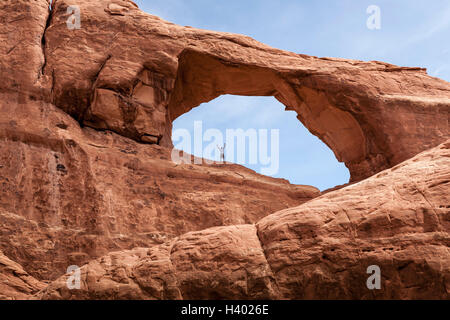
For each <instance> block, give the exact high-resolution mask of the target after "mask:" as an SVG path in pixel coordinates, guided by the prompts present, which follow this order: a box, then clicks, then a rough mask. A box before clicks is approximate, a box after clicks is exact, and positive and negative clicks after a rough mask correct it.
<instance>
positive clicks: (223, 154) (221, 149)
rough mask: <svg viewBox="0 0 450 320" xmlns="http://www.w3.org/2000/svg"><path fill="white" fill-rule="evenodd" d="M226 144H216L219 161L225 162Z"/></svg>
mask: <svg viewBox="0 0 450 320" xmlns="http://www.w3.org/2000/svg"><path fill="white" fill-rule="evenodd" d="M226 146H227V144H226V143H224V144H223V147H219V146H217V148H218V149H219V151H220V161H221V162H222V163H225V148H226Z"/></svg>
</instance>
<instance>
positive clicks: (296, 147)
mask: <svg viewBox="0 0 450 320" xmlns="http://www.w3.org/2000/svg"><path fill="white" fill-rule="evenodd" d="M239 129H242V130H241V131H240V132H241V133H242V134H243V135H244V136H243V137H242V138H243V139H245V140H240V139H239V138H240V137H239V136H237V135H236V134H237V133H238V132H239V131H238V130H239ZM183 132H189V137H188V139H189V141H185V139H186V138H185V137H182V135H183ZM172 133H173V134H172V138H173V144H174V146H175V147H176V148H177V149H180V150H181V149H183V150H184V151H190V152H191V153H193V154H194V156H196V157H199V158H201V157H204V158H206V159H209V160H214V161H215V162H220V161H221V158H220V150H219V146H222V145H223V144H224V143H225V144H226V147H225V152H224V155H225V161H227V163H238V164H241V165H244V166H246V167H247V168H250V169H252V170H255V171H256V172H258V173H262V174H267V175H270V176H273V177H276V178H284V179H287V180H289V181H290V183H292V184H298V185H312V186H314V187H317V188H319V189H320V190H322V191H323V190H326V189H329V188H332V187H335V186H337V185H342V184H346V183H348V181H349V178H350V174H349V171H348V169H347V168H346V167H345V165H344V164H343V163H340V162H338V161H337V159H336V157H335V155H334V153H333V152H332V150H331V149H330V148H328V147H327V146H326V145H325V144H324V143H323V142H322V141H320V140H319V139H318V138H317V137H315V136H314V135H312V134H311V133H310V132H309V131H308V130H307V129H306V128H305V127H304V126H303V125H302V124H301V123H299V122H298V120H297V118H296V113H295V112H293V111H288V112H285V107H284V105H282V104H281V103H279V102H278V101H277V100H276V99H275V98H273V97H246V96H236V95H222V96H220V97H218V98H216V99H214V100H213V101H211V102H208V103H203V104H201V105H200V106H198V107H196V108H194V109H192V110H191V111H189V112H187V113H185V114H183V115H182V116H180V117H178V118H177V119H176V120H175V121H174V122H173V132H172ZM217 136H218V138H216V137H217ZM199 139H201V140H200V141H201V143H202V146H201V148H194V144H195V143H196V142H197V143H198V141H199ZM274 139H275V140H274ZM230 140H233V141H231V143H230ZM240 141H243V143H244V146H241V145H237V144H239V142H240ZM274 143H277V144H278V145H277V146H276V147H275V146H274V145H273V144H274ZM185 146H188V148H189V149H190V150H186V148H185ZM241 147H242V148H241ZM242 151H243V152H244V154H243V155H242V154H241V152H242Z"/></svg>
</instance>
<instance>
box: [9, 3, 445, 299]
mask: <svg viewBox="0 0 450 320" xmlns="http://www.w3.org/2000/svg"><path fill="white" fill-rule="evenodd" d="M73 6H78V8H79V9H80V10H79V12H80V17H81V19H80V26H79V28H76V27H75V28H69V27H68V26H69V24H70V23H72V22H73V21H74V20H73V19H75V20H76V17H74V16H73V14H74V12H76V10H75V11H74V10H71V8H73ZM68 9H69V10H68ZM0 19H1V20H2V22H3V23H2V24H1V26H0V29H1V32H0V52H1V55H2V59H0V70H1V74H2V76H3V81H2V82H1V83H0V98H1V99H0V114H1V117H0V147H1V150H2V152H1V154H0V185H1V188H0V221H1V224H0V250H1V251H2V254H1V256H0V262H1V263H0V289H1V292H0V298H2V299H3V298H24V297H31V296H32V295H34V298H45V299H57V298H58V299H60V298H63V299H66V298H67V299H68V298H79V299H96V298H102V299H103V298H109V299H119V298H143V299H181V298H185V299H211V298H250V299H276V298H286V299H291V298H295V299H297V298H300V299H302V298H367V299H369V298H438V299H445V298H448V288H450V284H449V281H450V280H449V279H450V275H449V261H450V255H449V251H448V243H449V239H448V232H449V229H450V226H449V221H450V218H449V208H448V204H449V203H450V201H449V200H450V199H449V198H448V195H449V194H450V193H449V181H450V177H449V167H450V163H449V160H448V159H449V142H448V138H449V125H448V119H449V114H450V85H449V83H448V82H446V81H443V80H440V79H437V78H433V77H430V76H428V75H427V73H426V71H425V70H424V69H421V68H403V67H397V66H394V65H390V64H387V63H382V62H375V61H374V62H362V61H354V60H345V59H331V58H317V57H311V56H305V55H300V54H294V53H290V52H285V51H281V50H277V49H273V48H270V47H268V46H266V45H263V44H261V43H259V42H257V41H255V40H253V39H251V38H248V37H245V36H241V35H234V34H227V33H219V32H212V31H205V30H197V29H194V28H188V27H181V26H177V25H174V24H172V23H169V22H166V21H163V20H161V19H160V18H158V17H155V16H152V15H148V14H146V13H144V12H142V11H140V10H139V9H138V8H137V6H136V5H135V4H134V3H133V2H131V1H119V0H116V1H106V0H98V1H87V0H70V1H65V0H56V1H53V3H52V10H51V11H49V2H48V1H46V0H35V1H25V0H15V1H10V0H6V1H3V2H2V3H1V4H0ZM69 22H70V23H69ZM222 94H235V95H251V96H274V97H275V98H277V99H278V100H279V101H280V102H282V103H283V104H284V105H285V106H286V108H287V109H288V110H294V111H296V112H297V114H298V119H299V120H300V121H301V122H302V123H303V124H304V125H305V126H306V127H307V128H308V129H309V130H310V131H311V132H312V133H313V134H314V135H316V136H318V137H319V138H320V139H322V141H324V142H325V143H326V144H327V145H328V146H329V147H330V148H331V149H332V150H333V151H334V153H335V155H336V157H337V159H338V160H339V161H341V162H345V164H346V165H347V167H348V168H349V170H350V173H351V180H352V182H358V183H355V184H353V185H351V186H349V187H347V188H344V189H341V190H337V191H333V192H330V193H327V194H326V195H322V196H321V197H319V196H320V195H321V194H320V192H319V191H318V190H317V189H316V188H314V187H310V186H296V185H291V184H289V183H288V182H287V181H285V180H281V179H273V178H269V177H264V176H261V175H258V174H256V173H255V172H253V171H251V170H248V169H245V168H243V167H240V166H237V165H176V164H175V163H173V162H172V161H171V146H172V145H171V127H172V122H173V121H174V120H175V119H176V118H177V117H179V116H180V115H182V114H184V113H186V112H188V111H190V110H191V109H192V108H195V107H196V106H198V105H200V104H201V103H203V102H207V101H210V100H212V99H214V98H216V97H218V96H220V95H222ZM421 152H422V153H421ZM419 153H420V154H419ZM411 158H412V159H411ZM408 159H409V160H408ZM405 161H406V162H405ZM383 170H384V171H383ZM368 177H370V178H368ZM367 178H368V179H367ZM316 198H317V199H316ZM280 210H281V211H280ZM136 247H141V249H134V248H136ZM368 264H377V265H379V266H380V268H381V270H382V271H383V277H384V278H383V281H384V287H383V290H381V291H377V292H376V293H375V294H374V293H373V292H372V291H369V292H368V291H367V287H366V284H365V279H366V278H367V274H366V268H367V265H368ZM2 265H3V266H6V267H1V266H2ZM69 265H79V266H82V265H84V266H83V268H82V277H84V278H83V279H84V280H85V281H84V282H83V283H84V284H88V286H87V287H83V288H82V290H80V291H77V292H75V293H74V292H71V291H70V290H68V289H67V287H65V286H64V283H65V282H64V281H65V278H64V277H61V276H62V275H63V274H64V272H65V270H66V268H67V267H68V266H69ZM11 270H12V271H11ZM14 270H15V271H14ZM236 270H237V271H236ZM88 275H89V277H88ZM418 275H420V276H418ZM50 280H55V281H54V282H52V283H51V284H50V285H48V286H47V284H46V282H48V281H50ZM11 283H13V285H11ZM44 287H45V289H44V290H43V291H41V292H40V293H38V294H36V292H37V291H39V290H41V289H43V288H44ZM117 288H119V289H117ZM35 294H36V295H35Z"/></svg>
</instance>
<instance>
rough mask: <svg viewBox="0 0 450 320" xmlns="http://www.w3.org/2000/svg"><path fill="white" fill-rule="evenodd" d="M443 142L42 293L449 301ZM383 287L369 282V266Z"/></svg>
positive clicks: (449, 150) (107, 262)
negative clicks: (246, 221)
mask: <svg viewBox="0 0 450 320" xmlns="http://www.w3.org/2000/svg"><path fill="white" fill-rule="evenodd" d="M449 168H450V140H449V141H448V142H447V143H446V144H443V145H441V146H439V147H437V148H434V149H431V150H429V151H426V152H424V153H421V154H420V155H418V156H416V157H414V158H413V159H411V160H408V161H406V162H404V163H402V164H400V165H398V166H396V167H394V168H392V169H388V170H386V171H383V172H381V173H379V174H378V175H376V176H374V177H371V178H369V179H367V180H365V181H363V182H360V183H358V184H355V185H352V186H349V187H346V188H344V189H341V190H338V191H335V192H332V193H329V194H326V195H324V196H321V197H319V198H316V199H314V200H311V201H309V202H307V203H305V204H303V205H300V206H298V207H295V208H290V209H286V210H283V211H280V212H277V213H274V214H272V215H269V216H268V217H266V218H263V219H262V220H260V221H259V222H258V223H256V224H254V225H238V226H228V227H217V228H212V229H207V230H203V231H200V232H191V233H187V234H185V235H183V236H181V237H178V238H176V239H174V240H172V241H169V242H167V243H165V244H162V245H160V246H155V247H153V248H151V249H135V250H132V251H124V252H118V253H111V254H109V255H107V256H105V257H103V258H101V259H98V260H95V261H93V262H91V263H89V264H87V265H85V266H84V267H83V268H82V278H81V279H82V283H83V285H82V287H81V289H80V290H72V291H71V290H68V289H67V286H66V281H67V276H64V277H62V278H60V279H58V280H57V281H55V282H53V283H52V284H50V285H49V286H48V287H47V288H46V289H45V290H43V291H42V292H40V293H39V294H38V295H37V298H43V299H61V298H64V299H69V298H70V299H105V298H106V299H108V298H115V299H129V298H132V299H189V300H190V299H208V298H218V299H235V298H238V299H280V298H283V299H380V298H383V299H427V298H435V299H448V298H449V288H450V250H449V244H450V235H449V232H448V231H449V230H450V194H449V193H448V190H449V186H450V172H449ZM371 265H377V266H379V267H380V269H381V275H382V286H381V290H375V291H370V290H368V289H367V286H366V280H367V278H368V275H367V268H368V267H369V266H371Z"/></svg>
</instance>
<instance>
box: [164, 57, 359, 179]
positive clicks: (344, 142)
mask: <svg viewBox="0 0 450 320" xmlns="http://www.w3.org/2000/svg"><path fill="white" fill-rule="evenodd" d="M223 94H232V95H242V96H274V97H275V98H276V99H277V100H278V101H280V102H281V103H283V104H284V105H285V106H286V110H294V111H296V112H297V117H298V119H299V120H300V121H301V122H302V123H303V124H304V125H305V126H306V127H307V128H308V129H309V130H310V131H311V132H312V133H313V134H314V135H316V136H318V137H319V138H320V139H321V140H322V141H324V142H325V143H326V144H327V145H328V146H329V147H330V148H331V149H332V150H333V151H334V153H335V155H336V158H337V159H338V160H339V161H340V162H346V163H347V164H350V163H355V162H360V161H362V160H363V159H365V158H366V157H367V150H366V148H365V147H366V138H365V135H364V133H363V130H362V129H361V126H360V125H359V123H358V122H357V121H356V120H355V118H354V117H353V116H352V115H351V114H350V113H349V112H346V111H342V110H340V109H339V108H337V107H335V106H333V105H332V104H331V103H330V101H329V100H328V99H327V96H326V95H325V94H323V93H321V92H320V91H316V90H314V89H310V88H308V87H301V84H300V85H298V86H296V85H295V84H294V83H292V82H291V81H290V79H289V78H287V77H285V76H284V75H283V73H280V72H277V71H276V70H273V69H270V68H264V67H260V66H254V65H251V64H234V63H230V62H228V61H225V60H223V59H221V58H220V57H216V56H213V55H210V54H207V53H203V52H198V51H195V50H192V49H187V50H184V51H183V52H182V53H181V54H180V56H179V68H178V74H177V80H176V81H175V86H174V90H173V93H172V96H171V100H170V102H169V106H168V117H169V119H168V123H169V125H171V123H172V122H173V121H174V120H175V119H176V118H178V117H179V116H180V115H182V114H184V113H187V112H189V111H190V110H191V109H193V108H195V107H197V106H199V105H200V104H202V103H205V102H209V101H211V100H213V99H215V98H217V97H219V96H220V95H223ZM356 179H357V178H356Z"/></svg>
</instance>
